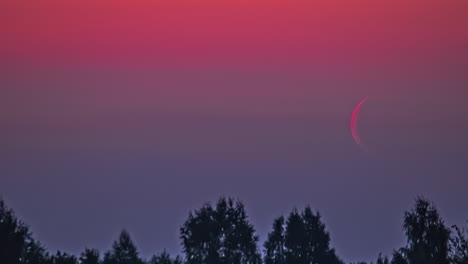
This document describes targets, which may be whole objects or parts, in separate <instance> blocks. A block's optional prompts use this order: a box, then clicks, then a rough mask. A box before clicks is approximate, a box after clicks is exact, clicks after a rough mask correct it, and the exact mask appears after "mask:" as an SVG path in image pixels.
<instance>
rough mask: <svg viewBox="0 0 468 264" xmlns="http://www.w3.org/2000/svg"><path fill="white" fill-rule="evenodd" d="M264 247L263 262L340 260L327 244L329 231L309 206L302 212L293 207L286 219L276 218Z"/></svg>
mask: <svg viewBox="0 0 468 264" xmlns="http://www.w3.org/2000/svg"><path fill="white" fill-rule="evenodd" d="M284 225H286V227H284ZM264 247H265V263H266V264H270V263H271V264H276V263H287V264H289V263H295V264H309V263H314V264H341V263H343V262H342V261H341V260H340V259H339V258H338V257H337V256H336V254H335V250H334V249H332V248H331V247H330V234H329V233H328V232H327V231H326V228H325V225H324V224H323V223H322V221H321V216H320V214H319V213H318V212H317V213H314V212H313V211H312V209H310V207H306V208H305V209H304V211H303V212H301V213H299V212H298V211H297V210H296V209H294V210H293V211H292V212H291V213H290V214H289V216H288V219H287V221H286V223H284V219H283V218H282V217H280V218H278V219H276V220H275V222H274V223H273V231H272V232H271V233H269V234H268V239H267V241H266V242H265V245H264Z"/></svg>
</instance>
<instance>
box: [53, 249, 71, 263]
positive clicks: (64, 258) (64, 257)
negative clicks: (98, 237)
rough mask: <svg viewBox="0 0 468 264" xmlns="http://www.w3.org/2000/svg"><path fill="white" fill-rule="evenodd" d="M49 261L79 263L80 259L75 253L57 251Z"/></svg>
mask: <svg viewBox="0 0 468 264" xmlns="http://www.w3.org/2000/svg"><path fill="white" fill-rule="evenodd" d="M49 263H51V264H78V260H77V259H76V257H75V256H73V255H70V254H67V253H62V252H60V251H57V253H56V254H55V255H53V256H52V257H51V258H50V261H49Z"/></svg>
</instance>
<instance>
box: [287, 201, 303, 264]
mask: <svg viewBox="0 0 468 264" xmlns="http://www.w3.org/2000/svg"><path fill="white" fill-rule="evenodd" d="M285 248H286V250H285V257H286V263H296V264H305V263H306V262H307V252H306V251H307V235H306V230H305V226H304V222H303V221H302V217H301V215H300V214H299V213H298V212H297V210H296V209H294V210H293V211H292V212H291V213H290V214H289V216H288V220H287V222H286V233H285Z"/></svg>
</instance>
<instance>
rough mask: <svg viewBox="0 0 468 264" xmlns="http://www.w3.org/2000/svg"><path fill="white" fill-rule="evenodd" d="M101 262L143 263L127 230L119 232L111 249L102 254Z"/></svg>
mask: <svg viewBox="0 0 468 264" xmlns="http://www.w3.org/2000/svg"><path fill="white" fill-rule="evenodd" d="M102 263H103V264H143V260H141V259H140V257H139V255H138V251H137V249H136V246H135V244H134V243H133V241H132V239H131V238H130V234H129V233H128V232H127V231H125V230H124V231H122V233H120V236H119V239H118V240H117V241H115V242H114V244H113V245H112V249H111V250H110V251H108V252H106V254H105V255H104V260H103V261H102Z"/></svg>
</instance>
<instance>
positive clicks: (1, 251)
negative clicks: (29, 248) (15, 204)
mask: <svg viewBox="0 0 468 264" xmlns="http://www.w3.org/2000/svg"><path fill="white" fill-rule="evenodd" d="M28 237H29V233H28V228H27V227H26V226H25V225H24V224H23V222H21V221H19V220H18V219H17V218H16V217H15V215H14V213H13V210H11V209H9V208H8V207H7V206H6V205H5V202H4V201H3V200H0V263H2V264H17V263H20V262H21V261H22V256H23V253H24V248H25V245H26V243H27V239H28Z"/></svg>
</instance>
